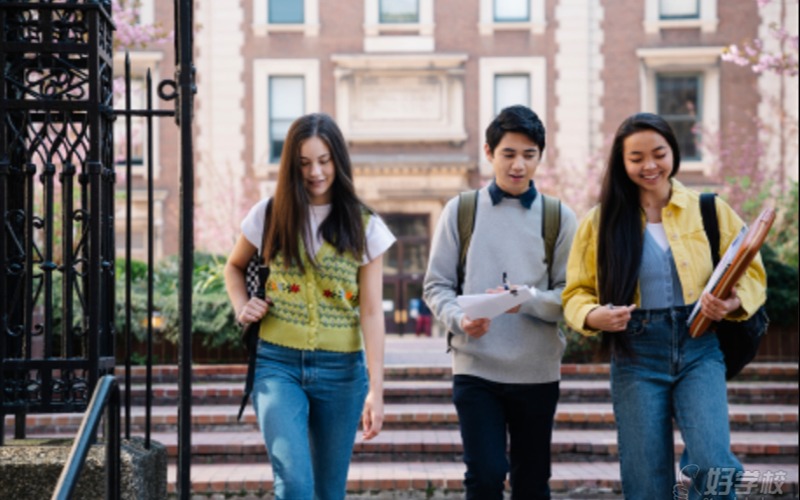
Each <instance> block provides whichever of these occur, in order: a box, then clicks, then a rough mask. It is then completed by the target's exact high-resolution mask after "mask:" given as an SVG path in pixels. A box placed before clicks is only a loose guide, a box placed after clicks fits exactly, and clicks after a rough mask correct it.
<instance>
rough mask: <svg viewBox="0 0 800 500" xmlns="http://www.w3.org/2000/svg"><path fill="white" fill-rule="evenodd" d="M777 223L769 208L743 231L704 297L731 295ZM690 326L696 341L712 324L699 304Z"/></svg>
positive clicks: (698, 303)
mask: <svg viewBox="0 0 800 500" xmlns="http://www.w3.org/2000/svg"><path fill="white" fill-rule="evenodd" d="M773 222H775V210H774V209H772V208H765V209H764V210H763V211H762V212H761V214H760V215H759V216H758V218H757V219H756V220H755V222H754V223H753V224H752V225H751V226H750V228H749V229H748V228H747V226H745V227H743V228H742V231H741V232H740V233H739V235H738V236H737V237H736V238H735V239H734V240H733V242H732V243H731V244H730V246H729V247H728V250H727V251H726V252H725V255H723V257H722V258H721V259H720V261H719V264H718V265H717V267H716V268H715V269H714V272H713V273H712V275H711V278H710V279H709V280H708V284H707V285H706V287H705V289H703V293H705V292H709V293H711V294H712V295H713V296H714V297H717V298H725V297H728V296H729V295H730V293H731V290H733V287H734V286H735V285H736V283H737V282H738V281H739V279H741V277H742V276H743V275H744V273H745V271H746V270H747V267H748V266H749V265H750V263H751V262H753V259H754V258H755V257H756V255H757V254H758V251H759V250H760V249H761V245H763V244H764V240H765V239H766V237H767V233H769V230H770V228H771V227H772V223H773ZM688 323H689V334H690V335H691V336H692V337H699V336H701V335H703V334H704V333H705V332H706V330H708V328H709V327H710V326H711V320H710V319H709V318H707V317H706V316H705V315H704V314H703V312H702V310H701V306H700V301H699V300H698V301H697V303H696V304H695V306H694V309H693V310H692V314H691V315H690V316H689V319H688Z"/></svg>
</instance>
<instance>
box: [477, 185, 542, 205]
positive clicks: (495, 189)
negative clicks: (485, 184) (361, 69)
mask: <svg viewBox="0 0 800 500" xmlns="http://www.w3.org/2000/svg"><path fill="white" fill-rule="evenodd" d="M536 193H537V192H536V186H535V185H534V184H533V181H530V184H529V187H528V190H527V191H525V192H524V193H522V194H520V195H513V194H508V193H506V192H505V191H503V190H502V189H500V186H498V185H497V182H495V180H492V183H491V184H489V197H491V198H492V205H497V204H498V203H500V200H502V199H503V197H506V198H516V199H518V200H519V202H520V203H521V204H522V206H523V207H525V208H528V209H530V208H531V205H533V202H534V200H536Z"/></svg>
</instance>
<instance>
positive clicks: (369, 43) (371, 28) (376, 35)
mask: <svg viewBox="0 0 800 500" xmlns="http://www.w3.org/2000/svg"><path fill="white" fill-rule="evenodd" d="M433 28H434V23H433V0H364V52H433V51H434V47H435V43H434V39H433Z"/></svg>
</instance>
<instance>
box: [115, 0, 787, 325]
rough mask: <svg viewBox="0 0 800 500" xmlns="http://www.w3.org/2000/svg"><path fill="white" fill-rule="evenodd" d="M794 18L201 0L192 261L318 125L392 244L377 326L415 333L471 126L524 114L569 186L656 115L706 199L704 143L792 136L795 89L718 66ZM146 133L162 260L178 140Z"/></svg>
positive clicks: (624, 5)
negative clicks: (787, 126)
mask: <svg viewBox="0 0 800 500" xmlns="http://www.w3.org/2000/svg"><path fill="white" fill-rule="evenodd" d="M797 7H798V5H797V2H795V1H791V0H772V2H771V3H769V4H768V5H767V6H765V7H762V8H759V6H758V5H757V3H756V1H755V0H725V1H722V0H337V1H333V0H237V1H225V2H220V1H212V0H198V1H196V2H195V23H196V30H195V47H196V60H195V62H196V66H197V85H198V93H197V98H196V107H195V109H196V114H195V122H194V124H195V130H196V138H195V146H196V184H197V191H196V203H197V205H196V206H197V215H196V228H197V231H198V236H197V246H198V248H199V249H204V248H206V249H208V250H212V251H217V252H222V253H224V252H226V251H227V249H229V248H230V247H231V245H232V243H233V238H234V237H235V235H236V234H237V233H238V223H239V221H240V220H241V218H242V217H243V215H244V213H245V211H246V210H247V208H249V207H250V206H251V205H252V204H253V203H254V202H255V201H256V200H257V199H259V198H260V197H263V196H267V195H270V194H271V193H272V192H273V190H274V187H275V181H276V177H277V175H276V174H277V163H278V158H279V156H280V150H281V146H282V140H283V137H284V135H285V132H286V129H287V128H288V125H289V123H291V121H292V120H293V119H294V118H295V117H297V116H299V115H301V114H304V113H309V112H314V111H323V112H326V113H329V114H331V115H332V116H333V117H334V118H335V119H336V120H337V122H338V123H339V124H340V126H341V128H342V130H343V132H344V134H345V137H346V138H347V139H348V141H349V144H350V147H351V154H352V157H353V161H354V166H355V168H356V185H357V189H358V191H359V194H360V196H361V197H362V198H363V199H364V200H365V201H366V202H367V203H368V204H369V205H370V206H372V207H373V208H375V209H376V210H377V211H379V212H380V213H381V214H382V215H383V216H384V218H385V219H386V220H387V221H388V222H389V223H390V225H391V227H392V228H393V229H394V231H395V234H397V235H398V237H399V241H398V244H397V245H396V246H395V247H393V249H392V250H391V252H390V255H388V256H387V257H386V259H385V267H386V274H385V293H384V295H385V300H386V311H387V322H388V326H389V329H390V331H396V332H397V331H403V330H404V329H405V331H408V330H409V329H413V328H412V327H411V323H410V322H408V316H409V314H410V308H409V303H410V302H411V301H412V299H415V298H417V297H419V292H420V283H421V280H422V275H423V273H424V270H425V265H426V260H427V253H428V250H429V241H430V235H431V233H432V231H433V228H434V227H435V224H436V222H437V219H438V217H439V214H440V211H441V209H442V207H443V205H444V203H445V202H446V201H447V200H448V199H449V198H450V197H452V196H454V195H455V194H456V193H458V192H459V191H462V190H465V189H467V188H469V187H470V186H476V185H479V184H480V183H481V182H484V181H486V180H488V179H489V178H490V176H491V170H490V168H489V164H488V163H487V162H486V160H485V159H484V157H483V152H482V146H483V130H484V129H485V127H486V125H487V124H488V123H489V121H491V119H492V118H493V117H494V115H495V114H496V112H497V111H498V110H499V109H501V108H502V107H504V106H506V105H509V104H514V103H522V104H526V105H529V106H531V107H532V108H533V109H534V110H536V111H537V112H538V113H539V115H540V116H541V117H542V119H543V120H544V122H545V125H546V127H547V131H548V144H547V148H546V150H545V160H544V163H543V167H542V168H543V169H545V170H547V171H549V172H550V174H551V175H552V176H554V178H556V179H559V178H560V179H561V182H560V183H559V184H564V183H567V181H569V182H571V183H572V185H573V187H574V186H575V185H579V186H580V187H582V188H586V187H587V186H586V185H585V184H586V183H587V179H590V177H588V176H587V175H586V170H587V168H588V167H587V165H588V164H589V163H590V161H591V159H593V158H594V159H595V163H597V158H602V157H603V156H604V154H605V147H606V145H607V142H608V138H609V137H610V136H611V135H612V134H613V133H614V131H615V129H616V127H617V126H618V124H619V123H620V121H621V120H622V119H623V118H625V117H626V116H628V115H630V114H631V113H634V112H637V111H640V110H644V111H653V112H658V113H660V114H663V115H665V116H667V117H668V119H669V120H670V121H671V123H672V124H673V126H674V127H675V129H676V131H677V132H678V134H679V135H680V138H681V143H682V148H683V155H684V158H685V160H684V162H683V165H682V171H681V174H680V178H681V179H682V180H683V181H684V182H686V183H689V184H694V185H699V184H709V183H710V178H711V176H712V174H713V173H714V167H715V165H716V163H715V159H714V155H713V154H712V153H710V152H709V151H708V150H707V148H703V147H700V146H699V145H697V136H698V135H699V134H700V133H701V132H702V134H704V135H705V136H706V137H708V136H711V135H713V134H716V133H717V132H718V131H719V132H721V133H722V137H728V140H736V138H737V137H750V138H755V137H757V136H758V134H759V133H762V134H764V133H766V132H763V130H764V128H763V127H758V126H757V125H756V121H757V120H760V121H761V122H763V123H767V124H776V123H779V116H780V114H781V113H782V112H788V113H790V114H791V116H792V117H793V118H792V120H793V122H794V124H795V125H796V123H797V105H798V102H797V98H798V86H797V78H796V77H794V78H787V77H779V76H776V75H761V76H758V75H756V74H754V73H753V72H752V71H751V70H750V69H749V68H742V67H738V66H736V65H734V64H731V63H726V62H723V61H721V59H720V55H721V53H722V49H723V48H724V47H726V46H728V45H729V44H731V43H739V42H742V41H745V40H748V39H752V38H755V37H761V38H763V39H769V36H768V30H769V26H770V24H771V23H778V24H786V25H787V26H788V27H789V30H790V31H791V32H793V33H794V34H796V33H797V23H798V12H797ZM141 17H142V20H143V22H147V21H149V20H151V19H153V20H155V21H156V22H161V23H163V24H164V25H167V26H171V23H172V10H171V5H170V3H169V2H158V3H156V2H154V0H145V1H142V16H141ZM773 48H774V47H773ZM132 58H133V59H132V60H133V66H134V74H136V75H139V76H142V75H143V74H144V68H146V67H152V68H154V71H155V74H154V79H155V81H156V82H157V81H159V79H160V78H171V75H172V71H173V70H172V66H171V64H172V59H173V56H172V54H171V53H170V52H169V48H167V49H165V50H163V51H162V50H161V49H157V50H150V51H138V52H136V53H133V54H132ZM119 72H120V71H118V73H119ZM167 105H168V104H164V103H162V104H161V106H162V107H164V106H167ZM780 128H781V127H779V129H780ZM732 130H735V131H736V132H735V134H734V133H733V132H732ZM157 132H158V133H157V135H156V137H157V139H156V144H155V146H156V158H157V160H156V163H157V165H154V176H155V179H154V181H155V184H156V186H157V190H156V224H157V227H156V241H155V244H156V253H157V255H158V256H163V255H169V254H173V253H175V252H177V245H178V241H177V234H178V232H177V228H178V221H179V217H178V213H177V207H178V205H177V204H178V195H179V192H178V179H177V175H178V174H177V168H176V165H177V134H176V132H175V130H174V127H172V126H171V125H170V124H169V123H166V122H162V123H161V124H160V126H159V129H158V131H157ZM764 139H765V141H766V139H768V138H764ZM796 145H797V130H796V128H795V129H794V130H793V132H792V133H791V135H790V137H789V140H788V141H783V143H781V142H780V141H774V140H772V141H769V144H768V146H767V151H766V152H765V154H764V155H763V156H762V158H761V164H760V168H763V169H767V170H768V171H770V173H771V175H773V174H774V175H775V176H784V175H786V176H789V177H791V178H793V179H796V178H797V149H796ZM781 155H783V156H781ZM781 165H783V168H782V169H781V167H780V166H781ZM139 171H140V172H143V171H144V169H140V170H139ZM135 175H137V176H138V177H143V175H142V174H135ZM588 182H591V181H588ZM581 183H583V184H581ZM588 187H591V186H588ZM545 190H546V187H545ZM587 192H589V191H587ZM587 196H588V195H587ZM140 199H141V197H139V196H138V195H137V194H135V195H134V202H135V203H139V202H138V201H137V200H140ZM143 214H144V212H143V211H141V210H137V209H135V210H134V219H135V220H139V221H141V222H143V217H144V215H143ZM141 227H144V226H141ZM134 233H135V234H134V237H133V241H134V243H135V244H136V246H138V247H139V248H141V249H142V250H143V249H144V239H143V236H141V235H138V236H137V234H136V231H134ZM140 233H142V232H140ZM142 234H143V233H142ZM119 241H122V240H119ZM134 253H135V254H136V250H135V251H134Z"/></svg>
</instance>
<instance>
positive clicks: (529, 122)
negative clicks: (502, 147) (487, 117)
mask: <svg viewBox="0 0 800 500" xmlns="http://www.w3.org/2000/svg"><path fill="white" fill-rule="evenodd" d="M507 132H518V133H520V134H524V135H525V136H527V137H528V138H529V139H530V140H531V141H533V142H534V143H535V144H536V145H537V146H539V155H540V156H541V154H542V153H544V146H545V137H544V136H545V131H544V124H543V123H542V120H540V119H539V116H538V115H537V114H536V113H535V112H534V111H533V110H532V109H530V108H528V107H527V106H522V105H519V104H517V105H514V106H509V107H507V108H504V109H503V110H502V111H500V114H499V115H497V117H496V118H495V119H494V120H492V123H490V124H489V126H488V127H486V144H488V145H489V149H490V150H491V152H492V154H494V149H495V148H496V147H497V145H498V144H500V141H501V140H502V139H503V136H504V135H505V134H506V133H507Z"/></svg>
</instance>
